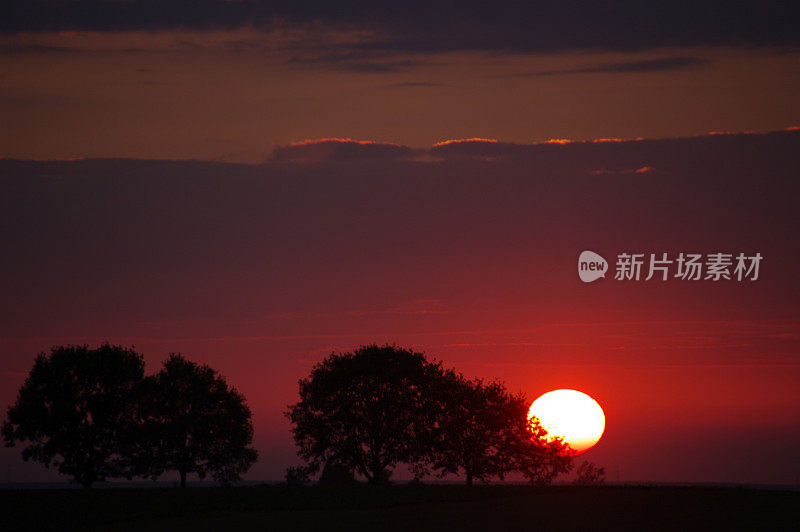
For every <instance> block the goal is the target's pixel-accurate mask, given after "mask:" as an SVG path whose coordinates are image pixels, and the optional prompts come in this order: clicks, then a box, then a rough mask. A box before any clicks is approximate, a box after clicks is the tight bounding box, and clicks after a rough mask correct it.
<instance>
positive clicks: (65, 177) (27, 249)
mask: <svg viewBox="0 0 800 532" xmlns="http://www.w3.org/2000/svg"><path fill="white" fill-rule="evenodd" d="M799 24H800V17H799V16H798V8H797V7H796V6H794V5H792V4H791V3H786V2H752V3H747V2H745V3H736V4H735V5H734V4H733V3H730V2H722V1H705V2H704V1H700V2H682V1H676V2H669V3H664V4H660V3H659V4H656V3H647V2H641V1H629V2H607V3H598V2H580V1H562V2H530V3H528V4H527V5H526V6H523V7H520V6H517V5H514V4H511V3H502V2H501V3H493V4H489V3H484V2H458V3H450V2H410V3H409V2H405V3H385V2H348V3H347V4H346V5H344V4H339V3H336V2H314V1H308V2H262V1H247V0H242V1H222V0H202V1H196V0H195V1H189V0H177V1H176V0H170V1H156V0H147V1H145V0H128V1H116V0H115V1H110V0H108V1H104V0H98V1H94V2H82V1H67V0H60V1H51V2H43V1H28V0H10V1H9V2H6V3H5V4H4V7H2V8H0V123H2V129H0V158H2V160H0V184H2V190H3V193H2V194H0V209H1V210H2V213H3V214H2V217H0V223H1V224H2V225H0V227H1V228H2V230H0V250H2V251H1V252H0V409H2V412H3V415H4V413H5V410H6V408H7V407H8V405H10V404H11V403H12V402H13V401H14V398H15V397H16V393H17V390H18V389H19V387H20V386H21V385H22V383H23V381H24V378H25V375H26V374H27V372H28V371H29V369H30V367H31V365H32V362H33V357H34V356H35V355H36V354H37V353H38V352H40V351H43V350H47V349H48V348H49V347H50V346H53V345H61V344H67V343H89V344H93V345H94V344H97V343H99V342H102V341H105V340H108V341H110V342H112V343H119V344H124V345H134V346H135V347H136V349H137V350H138V351H140V352H142V353H143V354H144V356H145V359H146V361H147V364H148V370H149V371H150V372H153V371H155V370H156V369H157V368H158V366H159V365H160V363H161V361H163V360H164V359H165V358H166V357H167V355H168V354H169V353H170V352H173V351H180V352H182V353H183V354H184V355H186V356H187V357H189V358H190V359H193V360H196V361H199V362H205V363H208V364H210V365H212V366H213V367H214V368H216V369H218V370H219V371H220V372H221V373H223V374H224V375H225V376H226V377H227V378H228V380H229V382H231V383H232V384H234V385H235V386H237V388H238V389H239V390H240V391H242V392H243V393H244V394H245V395H246V397H247V399H248V402H249V404H250V407H251V408H252V410H253V414H254V423H255V430H256V434H255V446H256V447H257V448H258V449H259V450H260V453H261V454H260V459H259V462H258V463H257V464H256V465H255V466H254V467H253V469H252V470H251V471H250V472H249V473H248V474H247V478H249V479H280V478H282V476H283V472H284V470H285V469H286V467H287V466H289V465H295V464H297V463H299V459H297V458H296V457H295V455H294V445H293V443H292V440H291V435H290V433H289V424H288V422H287V421H286V420H285V419H284V417H283V416H282V412H283V411H284V410H285V409H286V406H287V405H288V404H290V403H293V402H295V401H296V399H297V380H298V379H300V378H303V377H305V376H307V374H308V372H309V371H310V369H311V367H312V365H313V364H314V363H315V362H317V361H320V360H321V359H322V358H323V357H324V356H325V355H326V354H328V353H330V352H331V351H346V350H352V349H354V348H356V347H358V346H359V345H362V344H367V343H380V344H382V343H396V344H398V345H401V346H408V347H413V348H414V349H417V350H422V351H425V352H426V353H427V354H428V355H429V356H430V357H433V358H437V359H440V360H442V361H443V362H444V363H445V365H446V366H452V367H456V368H457V369H458V370H460V371H462V372H463V373H464V374H465V375H467V376H470V377H473V376H474V377H482V378H487V379H491V378H498V379H501V380H503V381H505V382H506V384H507V386H508V387H509V388H510V389H511V390H513V391H518V390H519V391H524V392H525V393H526V394H527V395H528V396H529V398H530V399H531V400H533V399H534V398H536V397H537V396H538V395H540V394H542V393H544V392H547V391H549V390H553V389H557V388H574V389H576V390H581V391H583V392H585V393H587V394H589V395H590V396H592V397H593V398H595V399H596V400H597V401H598V403H599V404H600V405H601V406H602V407H603V409H604V411H605V414H606V423H607V425H606V432H605V435H604V436H603V439H602V440H601V441H600V443H599V444H598V445H597V446H596V447H595V448H594V449H592V450H590V451H589V452H587V453H586V455H585V456H586V458H587V459H589V460H591V461H593V462H595V463H597V464H598V465H601V466H605V468H606V471H607V476H608V479H609V480H612V481H614V480H617V479H620V480H623V481H680V482H748V483H771V484H795V483H797V482H799V481H800V453H798V451H797V449H800V305H799V304H798V301H800V269H798V266H799V265H800V251H798V248H797V242H796V236H797V235H798V233H799V232H800V217H798V194H800V182H799V181H798V179H799V178H800V159H799V158H798V156H797V154H798V153H800V129H798V127H797V126H800V99H798V97H797V95H798V90H799V89H800V32H798V31H797V28H798V27H800V26H799ZM326 139H327V140H326ZM467 139H470V140H467ZM583 250H592V251H595V252H597V253H599V254H600V255H602V256H604V257H605V258H606V259H608V261H609V263H611V267H612V268H613V266H614V265H613V263H614V262H615V261H616V256H617V255H618V254H619V253H645V254H647V255H648V256H649V254H650V253H656V254H661V253H668V254H669V255H670V256H671V257H672V258H674V257H675V256H677V255H678V254H679V253H681V252H683V253H702V254H704V255H705V254H709V253H717V252H724V253H732V254H734V255H736V254H738V253H740V252H743V253H745V254H748V255H752V254H755V253H760V254H761V255H762V256H763V257H764V259H763V262H762V264H761V271H760V277H759V279H758V280H757V281H755V282H751V281H748V280H746V281H741V282H739V281H736V280H731V281H721V282H713V281H705V280H701V281H696V282H692V281H683V280H680V279H675V278H671V279H670V280H668V281H660V280H656V279H653V280H650V281H639V282H635V281H627V282H625V281H616V280H614V279H613V275H609V276H607V277H606V279H602V280H599V281H597V282H595V283H592V284H584V283H582V282H581V281H580V280H579V278H578V275H577V271H576V267H577V258H578V255H579V254H580V252H581V251H583ZM0 467H1V468H2V469H0V481H3V480H6V478H5V476H6V472H8V473H9V474H10V477H11V480H13V481H26V480H43V479H55V478H58V477H56V476H54V475H53V474H52V473H50V472H47V471H46V470H44V468H43V467H41V466H39V465H35V464H24V463H23V462H22V461H21V459H20V458H19V451H18V449H4V448H3V449H0Z"/></svg>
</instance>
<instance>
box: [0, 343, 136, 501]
mask: <svg viewBox="0 0 800 532" xmlns="http://www.w3.org/2000/svg"><path fill="white" fill-rule="evenodd" d="M143 377H144V360H143V359H142V356H141V355H139V354H138V353H136V352H135V351H134V350H133V349H132V348H131V349H126V348H124V347H120V346H113V345H109V344H108V343H105V344H103V345H101V346H100V347H98V348H97V349H89V347H88V346H86V345H81V346H66V347H54V348H53V349H52V350H51V352H50V353H49V354H46V353H41V354H39V355H38V356H37V357H36V360H35V362H34V365H33V368H32V369H31V371H30V374H29V375H28V377H27V379H26V380H25V383H24V384H23V386H22V388H21V389H20V391H19V395H18V396H17V400H16V402H15V403H14V404H13V405H12V406H11V407H9V409H8V414H7V419H6V421H5V422H4V423H3V427H2V435H3V439H4V441H5V443H6V445H7V446H9V447H11V446H14V445H16V444H17V443H25V444H26V447H25V448H24V449H23V451H22V457H23V458H24V459H25V460H26V461H27V460H34V461H37V462H41V463H42V464H44V465H45V467H51V466H52V467H55V468H57V469H58V471H59V472H60V473H62V474H65V475H69V476H70V477H71V478H72V480H73V481H74V482H77V483H79V484H81V485H83V486H84V487H89V486H91V485H92V484H93V483H94V482H97V481H103V480H105V479H106V478H109V477H120V476H128V477H129V476H130V475H131V468H130V466H131V464H130V461H129V456H130V446H131V444H132V441H133V439H134V433H135V430H136V419H137V401H136V394H137V393H138V386H139V385H140V383H141V381H142V379H143Z"/></svg>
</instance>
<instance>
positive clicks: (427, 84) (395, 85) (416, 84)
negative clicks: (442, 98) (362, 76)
mask: <svg viewBox="0 0 800 532" xmlns="http://www.w3.org/2000/svg"><path fill="white" fill-rule="evenodd" d="M386 86H387V87H392V88H412V87H444V85H443V84H442V83H431V82H428V81H404V82H402V83H391V84H389V85H386Z"/></svg>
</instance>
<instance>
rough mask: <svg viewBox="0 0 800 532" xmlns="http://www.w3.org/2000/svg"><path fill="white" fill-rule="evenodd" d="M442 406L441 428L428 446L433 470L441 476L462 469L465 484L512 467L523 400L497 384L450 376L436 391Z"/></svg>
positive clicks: (495, 474) (503, 471)
mask: <svg viewBox="0 0 800 532" xmlns="http://www.w3.org/2000/svg"><path fill="white" fill-rule="evenodd" d="M437 394H438V395H439V397H440V401H441V403H442V405H443V410H442V413H441V416H442V418H441V421H440V423H439V427H440V430H438V431H437V438H436V443H435V445H434V447H433V448H432V460H431V462H432V467H433V469H436V470H439V471H441V473H442V474H444V473H457V472H458V471H460V470H463V471H464V475H465V477H466V482H467V486H471V485H472V483H473V479H475V480H481V481H487V480H489V479H490V478H493V477H497V478H500V479H502V478H503V477H504V475H505V474H506V473H507V472H509V471H510V470H512V469H513V466H514V462H513V460H512V457H511V456H510V455H509V453H510V452H511V451H512V450H514V449H516V446H515V445H514V443H515V438H516V435H515V433H514V431H515V430H517V429H518V425H519V417H520V416H524V412H522V411H521V409H520V404H524V399H522V398H521V397H514V396H512V395H511V394H509V393H508V391H507V390H506V388H505V386H503V384H502V383H499V382H491V383H488V384H486V383H484V382H483V381H481V380H478V379H476V380H467V379H465V378H464V377H463V376H461V375H457V376H456V375H450V376H449V378H447V379H446V380H445V381H444V382H443V386H442V387H441V388H440V389H439V390H438V391H437Z"/></svg>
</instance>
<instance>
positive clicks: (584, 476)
mask: <svg viewBox="0 0 800 532" xmlns="http://www.w3.org/2000/svg"><path fill="white" fill-rule="evenodd" d="M576 473H577V477H576V478H575V481H574V484H577V485H579V486H599V485H601V484H605V482H606V470H605V468H604V467H598V466H596V465H594V464H593V463H591V462H589V461H588V460H584V461H583V462H581V464H580V465H579V466H578V469H577V470H576Z"/></svg>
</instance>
